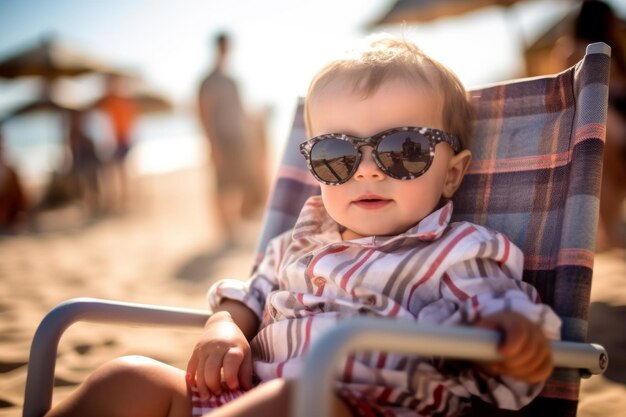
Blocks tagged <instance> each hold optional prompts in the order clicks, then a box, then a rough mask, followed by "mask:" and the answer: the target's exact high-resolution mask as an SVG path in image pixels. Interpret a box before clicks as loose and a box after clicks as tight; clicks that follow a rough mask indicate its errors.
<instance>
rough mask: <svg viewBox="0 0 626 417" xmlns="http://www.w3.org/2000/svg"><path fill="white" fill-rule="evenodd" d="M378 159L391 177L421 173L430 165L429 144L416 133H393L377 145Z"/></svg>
mask: <svg viewBox="0 0 626 417" xmlns="http://www.w3.org/2000/svg"><path fill="white" fill-rule="evenodd" d="M377 151H378V158H379V160H380V162H381V163H382V164H383V166H384V167H385V169H386V170H387V171H388V173H389V174H390V175H391V176H392V177H396V178H402V177H408V176H410V175H415V174H419V173H421V172H422V171H423V170H424V169H425V168H426V167H427V166H428V164H429V163H430V144H429V141H428V139H426V138H425V137H424V136H422V135H421V134H420V133H418V132H395V133H392V134H390V135H389V136H387V137H385V139H383V140H382V141H381V142H380V143H379V144H378V148H377Z"/></svg>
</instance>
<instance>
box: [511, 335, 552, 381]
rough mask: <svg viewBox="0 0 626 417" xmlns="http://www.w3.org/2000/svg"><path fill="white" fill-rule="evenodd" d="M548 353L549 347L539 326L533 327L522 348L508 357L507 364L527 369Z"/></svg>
mask: <svg viewBox="0 0 626 417" xmlns="http://www.w3.org/2000/svg"><path fill="white" fill-rule="evenodd" d="M549 355H550V348H549V345H548V342H547V340H546V338H545V337H544V336H543V334H542V333H541V330H540V329H539V328H535V329H531V331H530V332H529V333H528V337H527V338H526V341H525V345H524V349H522V350H521V351H519V352H517V353H516V354H515V355H514V356H511V357H509V358H508V365H509V366H510V367H517V368H520V369H523V370H525V371H528V370H530V369H532V368H534V367H536V366H537V364H538V363H541V362H543V361H544V359H545V357H546V356H549Z"/></svg>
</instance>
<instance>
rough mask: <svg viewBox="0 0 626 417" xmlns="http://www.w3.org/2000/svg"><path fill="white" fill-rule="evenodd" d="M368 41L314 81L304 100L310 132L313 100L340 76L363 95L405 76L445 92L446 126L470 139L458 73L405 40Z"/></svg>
mask: <svg viewBox="0 0 626 417" xmlns="http://www.w3.org/2000/svg"><path fill="white" fill-rule="evenodd" d="M366 41H367V42H366V44H365V46H364V47H363V48H361V49H356V50H353V51H351V52H349V53H348V54H346V56H344V57H342V58H339V59H336V60H334V61H331V62H330V63H328V64H327V65H326V66H324V67H323V68H322V69H321V70H320V71H319V72H318V73H317V75H316V76H315V77H314V78H313V80H312V81H311V84H310V85H309V90H308V92H307V95H306V99H305V102H304V119H305V124H306V127H307V132H309V133H310V131H311V130H310V129H311V115H310V109H309V104H310V101H311V100H312V99H313V98H314V97H315V96H316V94H318V93H319V92H320V91H322V90H323V89H324V87H325V86H327V85H328V84H330V83H331V82H332V81H334V80H336V79H337V78H339V77H342V78H343V79H345V80H347V82H349V83H351V84H352V88H353V91H354V92H355V93H357V94H362V95H363V97H364V98H367V97H369V96H370V95H371V94H373V93H375V92H376V91H377V89H378V88H379V87H380V86H381V85H382V84H383V83H385V82H386V81H389V80H393V79H404V80H407V81H410V82H416V83H420V84H421V85H426V86H428V87H430V88H432V89H433V91H434V92H435V93H441V94H442V97H443V115H442V120H443V124H444V126H443V128H444V130H446V131H448V132H450V133H453V134H455V135H456V136H457V137H458V138H459V140H461V144H462V145H463V144H465V143H467V142H466V141H467V137H468V136H469V134H470V133H471V132H470V130H471V107H470V104H469V102H468V99H467V93H466V91H465V88H464V87H463V84H461V82H460V81H459V79H458V78H457V77H456V75H455V74H454V73H453V72H452V71H450V70H449V69H448V68H446V67H445V66H443V65H442V64H441V63H439V62H437V61H435V60H434V59H432V58H430V57H429V56H428V55H426V54H425V53H424V52H423V51H422V50H421V49H419V48H418V47H417V46H416V45H414V44H413V43H410V42H408V41H406V40H403V39H397V38H393V37H390V36H380V35H377V36H372V37H369V38H367V39H366ZM426 127H430V126H426Z"/></svg>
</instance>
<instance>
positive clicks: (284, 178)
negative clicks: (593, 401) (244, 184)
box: [258, 44, 610, 417]
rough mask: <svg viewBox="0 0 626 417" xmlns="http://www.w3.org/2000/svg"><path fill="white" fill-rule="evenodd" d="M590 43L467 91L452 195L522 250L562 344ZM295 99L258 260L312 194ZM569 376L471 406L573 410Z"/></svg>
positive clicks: (600, 91) (569, 335)
mask: <svg viewBox="0 0 626 417" xmlns="http://www.w3.org/2000/svg"><path fill="white" fill-rule="evenodd" d="M594 47H595V49H594V51H596V52H597V53H589V52H588V54H587V55H586V56H585V58H584V59H583V60H582V61H581V62H579V63H578V64H577V65H576V66H574V67H572V68H570V69H568V70H566V71H564V72H562V73H560V74H557V75H550V76H545V77H538V78H532V79H521V80H513V81H509V82H504V83H499V84H496V85H492V86H489V87H486V88H482V89H477V90H472V91H470V92H469V94H470V97H471V101H472V103H473V107H474V110H475V115H474V118H475V128H474V134H473V136H472V138H471V140H470V141H469V143H468V144H467V146H468V147H469V148H470V149H471V151H472V153H473V161H472V164H471V166H470V168H469V171H468V174H467V176H466V178H465V179H464V181H463V184H462V186H461V189H460V190H459V191H458V192H457V194H456V195H455V197H454V204H455V215H454V216H455V218H454V220H468V221H471V222H475V223H478V224H484V225H487V226H488V227H491V228H493V229H495V230H499V231H501V232H503V233H505V234H507V235H508V236H509V237H510V239H511V240H512V241H513V242H515V243H516V244H517V245H518V246H519V247H520V248H521V249H522V250H523V252H524V254H525V264H524V269H525V271H524V280H525V281H528V282H530V283H531V284H533V285H534V286H535V287H536V288H537V289H538V291H539V293H540V294H541V296H542V300H543V301H544V302H545V303H547V304H549V305H551V306H552V307H553V308H554V309H555V311H556V312H557V314H559V316H561V318H562V319H563V330H562V337H563V339H564V340H571V341H584V340H585V337H586V334H587V312H588V306H589V294H590V290H591V275H592V266H593V254H594V245H595V234H596V226H597V217H598V205H599V192H600V176H601V164H602V154H603V149H604V137H605V125H606V109H607V99H608V72H609V64H610V56H609V51H610V49H609V48H608V47H607V46H606V45H604V44H595V45H594ZM302 104H303V103H302V101H300V102H299V103H298V107H297V111H296V114H295V117H294V124H293V127H292V131H291V135H290V137H289V140H288V145H287V148H286V151H285V154H284V156H283V160H282V163H281V167H280V168H279V172H278V175H277V180H276V182H275V186H274V189H273V191H272V195H271V196H270V202H269V207H268V209H267V210H266V218H265V227H264V231H263V234H262V236H261V239H260V242H259V246H258V253H259V256H260V255H261V254H262V252H263V249H264V248H265V246H266V244H267V242H268V241H269V240H270V239H271V238H272V237H274V236H276V235H278V234H280V233H282V232H283V231H285V230H287V229H289V228H291V227H292V226H293V225H294V223H295V221H296V219H297V216H298V214H299V212H300V208H301V207H302V205H303V203H304V201H305V200H306V199H307V198H308V197H309V196H311V195H314V194H318V193H319V186H318V184H317V181H315V179H314V178H313V177H312V176H311V175H310V174H309V172H308V170H307V168H306V164H305V162H304V159H303V158H302V156H301V155H300V154H299V152H298V146H297V145H298V144H299V143H300V142H302V141H303V140H304V139H305V138H306V132H305V129H304V118H303V106H302ZM579 382H580V376H579V375H578V372H577V371H576V370H563V369H557V370H556V371H555V373H554V375H553V377H552V378H551V379H550V381H549V382H548V384H547V385H546V388H545V389H544V391H543V393H542V395H541V396H540V397H539V398H538V399H536V400H535V401H534V402H533V403H531V404H530V405H528V406H527V407H525V408H524V409H523V410H521V411H518V412H507V411H501V410H495V409H493V408H492V407H490V406H488V405H485V404H482V403H476V404H475V405H474V408H475V409H476V410H478V411H477V415H485V413H488V415H492V416H506V415H514V416H523V415H529V416H538V415H550V416H562V417H565V416H574V415H575V414H576V404H577V398H578V391H579Z"/></svg>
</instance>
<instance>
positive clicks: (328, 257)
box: [209, 196, 560, 416]
mask: <svg viewBox="0 0 626 417" xmlns="http://www.w3.org/2000/svg"><path fill="white" fill-rule="evenodd" d="M451 215H452V203H451V202H449V203H447V204H446V205H445V206H443V207H442V208H441V209H439V210H437V211H435V212H433V213H432V214H430V215H429V216H427V217H426V218H424V219H423V220H422V221H420V222H419V223H418V224H417V225H416V226H414V227H413V228H411V229H409V230H408V231H406V232H405V233H403V234H400V235H395V236H371V237H364V238H360V239H355V240H349V241H344V240H342V239H341V229H340V226H339V225H338V224H337V223H336V222H335V221H334V220H333V219H332V218H331V217H330V216H329V215H328V214H327V212H326V210H325V209H324V207H323V205H322V201H321V197H319V196H315V197H311V198H310V199H309V200H307V202H306V204H305V205H304V207H303V209H302V212H301V213H300V217H299V218H298V220H297V222H296V225H295V227H294V229H292V230H290V231H288V232H285V233H283V234H282V235H280V236H278V237H276V238H275V239H273V240H272V241H271V242H270V243H269V245H268V247H267V250H266V253H265V255H264V258H263V259H262V261H261V263H260V264H259V266H258V268H257V270H256V272H255V273H254V274H253V276H252V277H251V278H250V280H249V281H247V282H242V281H238V280H223V281H220V282H217V283H215V284H214V285H213V286H212V287H211V289H210V290H209V303H210V305H211V307H212V308H214V309H215V308H217V306H218V305H219V303H220V302H221V300H222V299H223V298H228V299H233V300H238V301H240V302H242V303H244V304H246V305H247V306H248V307H249V308H250V309H251V310H252V311H254V312H255V313H256V314H257V315H258V316H259V318H260V320H261V326H260V330H259V332H258V334H257V335H256V337H255V338H254V339H253V340H252V342H251V348H252V351H253V358H254V369H255V373H256V375H257V376H258V377H259V378H260V379H261V380H268V379H272V378H278V377H285V378H296V377H303V376H301V375H300V370H301V367H302V358H303V356H304V354H305V353H306V351H307V349H308V348H309V346H310V345H311V343H312V341H314V340H315V339H316V337H317V335H318V334H320V333H321V332H323V331H324V330H325V329H328V328H330V327H331V326H332V325H333V324H334V323H335V322H336V321H337V320H338V319H345V318H349V317H354V316H359V315H368V316H377V317H388V318H393V319H397V320H412V321H418V322H429V323H440V324H471V323H474V322H476V321H477V320H478V319H479V318H481V317H482V316H486V315H490V314H493V313H496V312H499V311H503V310H512V311H516V312H519V313H521V314H523V315H524V316H526V317H528V318H529V319H530V320H532V321H533V322H535V323H538V324H539V325H541V326H542V328H543V330H544V333H545V334H546V336H547V337H548V338H552V339H557V338H559V334H560V319H559V318H558V316H556V314H555V313H554V312H553V311H552V310H551V309H550V308H549V307H548V306H545V305H543V304H541V303H540V301H539V296H538V294H537V292H536V290H535V289H534V288H533V287H532V286H530V285H529V284H527V283H525V282H523V281H522V280H521V277H522V267H523V265H522V264H523V255H522V252H521V251H520V249H519V248H517V247H516V246H515V245H513V244H512V243H511V242H510V241H509V240H508V238H507V237H506V236H504V235H502V234H500V233H497V232H493V231H490V230H488V229H486V228H484V227H482V226H479V225H475V224H472V223H468V222H459V223H450V217H451ZM304 377H305V376H304ZM337 385H338V388H340V389H346V388H347V389H350V390H352V391H354V392H358V393H360V395H361V394H362V395H366V396H367V397H368V398H369V399H370V400H371V401H372V402H375V403H377V404H380V405H384V406H386V407H387V408H388V410H389V411H392V412H393V414H395V415H413V416H414V415H437V416H452V415H457V413H458V412H459V410H460V409H461V408H462V407H463V406H464V404H465V403H466V402H467V399H468V398H469V396H470V395H476V396H479V397H481V398H482V399H484V400H486V401H488V402H491V403H493V404H496V405H497V406H499V407H502V408H513V409H516V408H520V407H522V406H523V405H525V404H526V403H528V402H529V401H530V400H532V398H534V396H536V395H537V394H538V393H539V391H540V390H541V388H542V384H536V385H530V386H529V385H528V384H525V383H522V382H519V381H515V380H513V379H511V378H508V377H490V376H487V375H484V374H481V373H479V372H478V371H477V370H476V369H474V368H473V367H470V366H467V365H465V366H464V365H462V364H460V363H458V362H445V361H440V360H435V359H433V358H418V357H411V356H406V355H402V354H395V353H386V352H368V353H362V354H359V353H357V354H355V355H352V356H350V357H348V358H346V359H345V360H344V361H343V362H342V363H341V366H340V368H339V370H338V374H337Z"/></svg>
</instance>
